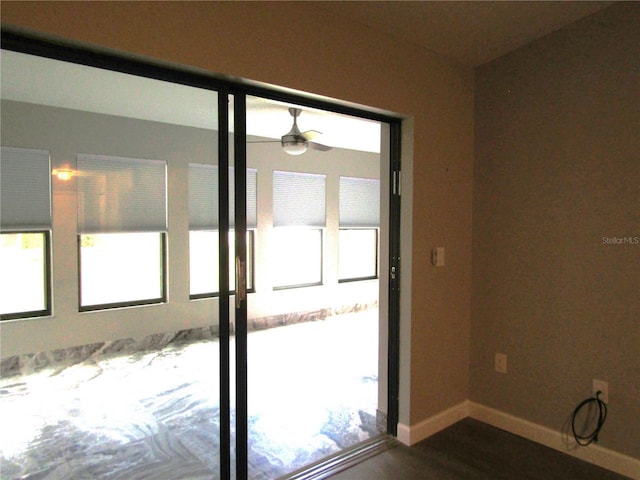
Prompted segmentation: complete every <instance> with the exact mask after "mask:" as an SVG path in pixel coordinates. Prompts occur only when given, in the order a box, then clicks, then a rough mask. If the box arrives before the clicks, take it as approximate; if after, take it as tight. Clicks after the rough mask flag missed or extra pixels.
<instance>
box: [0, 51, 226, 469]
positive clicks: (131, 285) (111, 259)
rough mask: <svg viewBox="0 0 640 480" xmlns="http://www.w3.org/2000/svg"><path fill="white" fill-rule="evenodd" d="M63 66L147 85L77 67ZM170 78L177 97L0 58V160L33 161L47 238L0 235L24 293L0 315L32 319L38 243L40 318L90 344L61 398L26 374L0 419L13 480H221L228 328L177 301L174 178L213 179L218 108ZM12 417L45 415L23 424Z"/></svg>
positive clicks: (183, 227)
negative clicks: (4, 422)
mask: <svg viewBox="0 0 640 480" xmlns="http://www.w3.org/2000/svg"><path fill="white" fill-rule="evenodd" d="M28 45H31V44H30V43H28ZM16 48H18V47H16ZM29 48H31V47H29ZM44 51H45V52H47V54H50V53H56V54H57V53H59V54H60V55H61V56H65V55H67V50H64V49H62V48H61V49H60V51H59V52H58V50H56V48H55V47H52V46H49V48H47V49H45V50H44ZM73 58H74V59H75V58H79V59H81V60H79V61H84V62H87V63H91V62H93V61H96V62H97V61H99V62H100V65H103V66H104V65H109V66H112V67H113V68H114V69H122V70H129V68H134V67H135V68H136V71H138V72H142V71H144V72H145V73H151V72H155V71H158V69H156V68H155V67H152V66H149V67H146V66H141V65H134V64H133V62H131V61H120V60H117V59H110V58H109V57H108V56H104V57H103V56H99V55H96V54H91V55H89V54H85V53H84V52H83V51H78V52H75V50H74V57H73ZM169 73H170V75H169V74H167V75H163V76H164V77H165V78H174V79H175V80H176V83H173V82H167V81H159V80H154V79H151V78H147V77H143V76H137V75H131V74H127V73H121V72H120V71H116V70H106V69H102V68H94V67H90V66H86V65H81V64H74V63H68V62H64V61H60V60H54V59H50V58H44V57H39V56H35V55H28V54H24V53H18V52H13V51H6V50H3V51H2V104H1V111H2V132H1V133H2V146H3V147H5V146H6V147H11V148H22V149H34V150H43V151H47V152H48V154H47V155H48V157H47V161H48V158H49V157H50V162H51V165H50V167H51V170H49V166H48V165H47V173H46V175H45V176H46V177H47V179H48V180H50V181H51V194H52V195H51V198H52V205H51V211H52V222H51V224H50V225H49V226H45V227H42V226H41V227H39V228H37V229H34V228H28V229H26V230H23V231H19V232H16V233H15V234H13V233H12V234H10V235H6V234H5V232H4V230H3V232H2V236H1V238H0V250H1V253H2V264H3V265H2V266H0V271H2V272H4V271H6V265H5V260H6V261H8V262H11V263H10V264H11V265H13V266H12V267H11V270H13V271H14V269H18V270H19V271H20V272H21V273H20V277H19V278H20V280H21V281H24V282H28V283H29V284H32V285H33V286H37V289H35V290H34V291H33V292H32V295H31V297H32V298H31V297H30V298H29V299H28V301H26V303H25V305H17V306H10V307H7V308H9V310H15V309H20V310H24V309H29V310H39V309H43V307H44V309H46V305H45V304H44V303H43V302H42V299H43V295H44V297H46V286H45V283H44V282H43V280H45V279H46V273H45V274H43V262H44V263H46V262H47V251H46V249H47V248H49V247H48V245H49V242H50V240H49V238H51V244H52V246H53V248H52V260H51V265H52V266H53V270H52V272H53V273H52V278H53V282H52V283H53V285H52V289H51V290H52V295H53V298H52V305H53V310H54V312H53V313H54V314H55V315H56V318H57V319H58V320H62V321H63V323H64V325H65V327H64V328H65V335H66V336H67V338H66V341H67V342H68V344H69V345H74V346H75V345H77V346H78V347H80V346H81V345H82V343H79V342H81V341H82V340H84V341H86V340H85V339H86V338H89V337H90V338H91V339H92V341H93V342H95V343H96V345H97V344H98V343H99V342H105V346H104V348H102V349H100V350H96V348H95V345H91V346H89V347H87V348H86V349H78V351H82V352H84V351H87V352H95V353H93V355H92V356H91V359H92V362H91V365H93V367H91V366H87V365H88V364H84V363H83V364H78V365H75V366H73V370H72V369H71V368H68V369H67V370H65V371H67V372H71V371H73V372H75V373H74V378H75V380H74V381H73V382H72V383H73V385H71V383H70V384H69V385H70V387H66V386H64V385H62V384H61V383H60V382H59V381H56V380H55V379H56V378H58V377H51V378H49V377H48V376H47V375H42V374H40V376H38V379H37V380H38V385H39V388H38V389H37V391H36V390H33V391H30V392H29V393H25V395H28V396H29V398H27V399H25V398H23V397H20V396H18V395H17V396H16V398H17V399H18V400H20V401H16V402H13V403H11V402H8V403H6V402H5V403H3V405H2V409H3V413H4V414H5V415H6V416H7V418H11V419H12V422H15V425H18V426H19V427H16V428H17V430H16V429H14V428H9V429H7V428H5V429H2V430H1V431H0V449H1V450H2V451H3V452H11V453H10V456H9V457H3V459H2V461H3V468H4V467H5V466H7V468H9V466H10V467H11V470H8V472H10V473H8V475H10V476H12V477H14V476H15V477H21V478H22V477H25V478H26V477H32V476H40V475H45V476H46V475H47V472H48V474H49V475H51V474H52V472H54V471H60V469H61V468H62V469H64V468H66V467H65V466H66V465H73V469H74V476H76V477H78V478H80V477H81V478H104V477H105V476H113V477H118V478H138V477H139V476H140V472H145V473H147V474H148V475H150V476H152V477H155V478H221V475H220V472H221V460H220V452H221V451H222V450H224V449H222V448H221V445H222V444H225V445H228V444H229V440H228V438H226V439H224V438H223V439H221V438H220V422H221V413H220V411H221V408H220V407H221V405H220V378H221V375H220V371H221V366H220V365H219V360H220V350H221V349H220V340H219V336H218V332H219V330H220V325H221V323H222V324H226V322H227V321H228V319H227V318H225V319H224V320H223V322H220V320H219V315H218V305H219V301H220V299H219V298H217V297H216V298H205V299H199V300H190V299H189V262H190V259H189V231H190V229H189V222H188V214H187V212H188V209H189V189H188V184H189V182H188V177H189V175H188V171H189V167H188V166H189V164H190V163H198V164H205V165H208V166H212V167H214V166H217V165H218V131H219V124H218V114H217V112H218V94H217V92H215V91H212V90H207V89H203V88H196V87H192V86H189V85H188V84H189V83H191V82H192V81H193V82H194V83H195V82H196V81H197V82H198V84H199V85H202V80H201V78H199V79H195V80H194V79H193V78H192V77H191V76H190V74H182V73H179V72H173V71H172V72H169ZM158 75H159V74H158ZM225 108H226V102H225ZM225 136H226V133H225ZM36 173H37V172H33V174H34V175H36ZM52 174H53V176H52ZM3 186H4V185H3ZM26 222H27V223H29V219H28V218H27V219H26ZM49 228H51V233H49V231H47V230H48V229H49ZM28 230H37V231H33V232H29V231H28ZM207 240H208V239H205V242H207ZM200 248H202V249H207V246H206V245H201V247H200ZM208 248H209V249H210V250H215V249H217V248H218V245H217V242H215V241H211V242H210V245H209V246H208ZM5 253H7V257H6V258H5ZM9 256H10V257H9ZM207 262H210V263H209V264H208V265H207V266H206V267H203V268H206V269H208V270H210V271H214V272H216V274H217V272H218V270H219V266H217V265H216V263H215V262H214V261H211V258H209V257H207V258H205V259H204V260H203V263H207ZM225 274H227V275H228V272H226V270H225ZM12 278H13V279H14V280H15V278H16V277H15V276H12ZM2 281H3V282H4V281H5V279H4V277H2ZM1 289H2V291H3V292H7V290H6V288H5V286H1ZM43 289H44V290H43ZM116 307H118V308H116ZM3 308H4V307H3ZM3 311H4V310H3ZM88 331H90V332H91V333H90V335H89V337H87V336H86V335H88V334H87V333H86V332H88ZM83 335H84V336H83ZM58 338H62V337H60V336H58ZM87 343H88V342H87ZM74 352H75V350H74ZM74 357H75V356H74ZM70 358H71V357H69V359H68V358H66V357H65V361H66V360H70ZM83 358H85V357H83ZM65 366H66V367H69V365H67V364H65ZM85 369H88V370H86V371H85ZM224 369H227V370H228V364H227V365H222V370H224ZM83 372H84V373H83ZM76 374H77V375H76ZM58 380H59V378H58ZM47 382H49V383H47ZM26 383H30V382H29V380H26ZM63 383H64V382H63ZM71 386H72V387H73V388H72V389H71V390H69V388H71ZM114 392H117V395H114ZM24 405H39V406H46V408H44V409H43V408H39V415H40V416H39V417H38V421H35V422H34V417H33V408H25V407H24ZM224 421H225V422H227V424H228V419H225V420H224ZM43 427H46V428H43ZM106 427H108V428H106ZM18 430H19V432H20V435H19V439H20V441H19V442H16V441H15V439H16V436H15V435H16V432H17V431H18ZM61 438H64V439H65V444H67V445H74V447H73V448H70V449H69V448H63V447H64V446H61V445H60V439H61ZM5 446H7V447H8V450H5ZM9 447H10V448H9ZM61 449H64V452H63V451H62V450H61ZM141 452H144V454H143V455H141V454H140V453H141ZM62 453H64V455H63V454H62ZM33 458H39V459H40V460H41V461H38V462H33V461H32V459H33ZM60 459H63V460H64V462H63V463H60ZM96 459H99V461H96ZM226 462H227V463H228V459H227V460H226ZM5 463H6V465H5ZM227 470H228V469H227ZM3 471H4V470H3ZM43 472H44V473H43Z"/></svg>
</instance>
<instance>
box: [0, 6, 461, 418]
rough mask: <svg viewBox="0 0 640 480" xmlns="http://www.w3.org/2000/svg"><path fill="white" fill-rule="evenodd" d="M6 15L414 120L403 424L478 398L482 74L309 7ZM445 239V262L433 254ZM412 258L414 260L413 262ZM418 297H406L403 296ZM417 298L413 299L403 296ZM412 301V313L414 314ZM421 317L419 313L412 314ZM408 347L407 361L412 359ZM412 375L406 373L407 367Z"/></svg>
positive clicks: (13, 11) (7, 11) (8, 11)
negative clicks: (476, 215)
mask: <svg viewBox="0 0 640 480" xmlns="http://www.w3.org/2000/svg"><path fill="white" fill-rule="evenodd" d="M2 21H3V23H5V24H7V25H12V26H19V27H24V28H28V29H33V30H36V31H39V32H43V33H45V34H52V35H56V36H60V37H64V38H67V39H72V40H74V41H79V42H83V43H91V44H96V45H100V46H103V47H107V48H112V49H116V50H119V51H125V52H131V53H133V54H136V55H144V56H148V57H152V58H155V59H160V60H163V61H169V62H174V63H178V64H182V65H188V66H191V67H197V68H201V69H205V70H207V71H210V72H218V73H222V74H226V75H230V76H233V77H239V78H246V79H251V80H256V81H260V82H266V83H270V84H274V85H280V86H284V87H288V88H293V89H296V90H301V91H306V92H311V93H313V94H317V95H322V96H326V97H331V98H335V99H340V100H343V101H348V102H354V103H357V104H361V105H366V106H371V107H375V108H379V109H383V110H386V111H391V112H398V113H400V114H402V115H404V116H406V117H412V128H413V133H414V137H413V138H414V143H413V145H411V147H412V148H407V149H405V152H406V153H409V152H410V153H412V156H411V157H409V156H408V155H406V153H405V156H404V157H403V161H405V162H410V161H411V160H413V165H412V166H411V165H409V164H408V163H407V167H412V168H407V170H406V171H407V172H411V171H412V177H413V179H412V178H410V175H405V176H404V177H403V181H404V182H413V185H412V186H413V187H414V188H413V190H412V189H411V188H407V189H405V192H406V191H409V192H410V191H413V196H412V198H411V199H409V198H405V210H404V211H403V215H406V214H407V207H411V204H410V200H412V202H413V210H411V209H410V208H409V209H408V211H409V213H411V214H412V217H411V219H410V220H411V223H412V224H413V229H412V231H411V230H406V226H407V225H409V224H410V222H409V221H407V222H405V232H404V233H405V237H407V236H409V235H411V236H412V238H409V239H406V238H405V239H406V240H411V241H412V243H413V245H415V248H413V249H412V250H411V254H412V259H411V265H410V266H409V267H410V268H407V269H406V271H411V272H412V278H413V279H414V281H413V282H409V281H405V283H404V288H405V290H404V293H403V295H404V297H403V298H404V301H403V305H404V306H405V308H404V309H403V320H402V332H401V333H402V338H403V344H402V353H401V355H402V360H401V363H402V365H403V372H401V407H402V408H401V411H400V421H401V422H402V423H404V424H406V425H410V424H415V423H418V422H420V421H422V420H424V419H425V418H428V417H430V416H432V415H434V414H436V413H438V412H440V411H442V410H443V409H445V408H447V407H449V406H452V405H455V404H458V403H459V402H461V401H463V400H465V399H466V398H468V394H469V392H468V385H469V375H468V371H469V322H470V305H471V201H472V190H473V189H472V168H473V72H472V70H471V69H470V68H466V67H461V66H458V65H454V64H451V63H449V62H448V61H445V60H443V59H441V58H439V57H437V56H436V55H434V54H431V53H429V52H427V51H425V50H423V49H420V48H418V47H415V46H412V45H407V44H402V43H398V42H396V41H394V40H392V39H390V38H388V37H385V36H381V35H379V34H377V33H376V32H374V31H373V30H371V29H369V28H366V27H363V26H360V25H357V24H353V23H349V22H348V21H346V20H343V19H341V18H338V17H334V16H332V15H330V14H328V13H326V12H324V11H322V10H319V9H317V8H315V7H314V6H313V4H310V3H307V2H299V3H298V2H296V3H291V2H283V3H279V2H278V3H274V2H257V3H253V2H222V3H218V2H194V3H190V2H113V3H110V2H86V3H85V2H42V3H39V2H10V1H4V2H2ZM436 245H438V246H441V245H444V246H445V247H446V248H447V266H446V267H445V268H442V269H437V270H436V269H435V268H434V267H432V266H431V264H430V262H429V250H430V248H431V247H433V246H436ZM405 258H406V257H405ZM407 299H410V302H408V301H407ZM407 303H408V305H407ZM409 307H410V312H409ZM409 313H410V314H411V316H410V318H409V317H408V314H409ZM409 355H410V357H409ZM409 372H410V375H409Z"/></svg>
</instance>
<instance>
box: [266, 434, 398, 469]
mask: <svg viewBox="0 0 640 480" xmlns="http://www.w3.org/2000/svg"><path fill="white" fill-rule="evenodd" d="M397 445H398V440H397V439H396V438H395V437H392V436H391V435H378V436H376V437H374V438H372V439H369V440H366V441H364V442H361V443H359V444H357V445H354V446H352V447H349V448H347V449H345V450H342V451H341V452H338V453H336V454H334V455H331V456H329V457H327V458H324V459H322V460H320V461H318V462H315V463H312V464H311V465H308V466H306V467H304V468H301V469H300V470H297V471H295V472H292V473H290V474H287V475H285V476H283V477H280V478H279V479H278V480H320V479H323V478H328V477H330V476H332V475H335V474H336V473H338V472H342V471H344V470H346V469H348V468H350V467H353V466H354V465H357V464H358V463H361V462H363V461H365V460H367V459H369V458H371V457H374V456H376V455H378V454H380V453H382V452H385V451H387V450H389V449H391V448H394V447H396V446H397Z"/></svg>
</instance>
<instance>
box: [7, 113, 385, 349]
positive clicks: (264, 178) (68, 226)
mask: <svg viewBox="0 0 640 480" xmlns="http://www.w3.org/2000/svg"><path fill="white" fill-rule="evenodd" d="M2 126H3V128H2V145H5V146H14V147H30V148H41V149H45V150H48V151H50V153H51V160H52V168H60V167H61V166H63V165H69V166H71V167H75V162H76V155H77V154H78V153H95V154H104V155H116V156H126V157H134V158H153V159H159V160H166V162H167V169H168V209H169V210H168V232H169V233H168V302H167V303H164V304H158V305H150V306H140V307H131V308H120V309H112V310H102V311H96V312H85V313H79V312H78V273H77V272H78V270H77V265H78V259H77V239H76V235H77V234H76V231H77V228H76V225H77V220H76V219H77V213H76V212H77V199H76V190H75V181H71V182H62V181H59V180H57V179H54V180H53V185H52V191H53V206H52V210H53V315H52V316H51V317H47V318H34V319H25V320H15V321H5V322H3V324H2V338H1V342H2V343H1V350H0V351H1V355H2V357H3V358H5V357H8V356H11V355H16V354H21V353H33V352H38V351H45V350H52V349H57V348H64V347H70V346H75V345H83V344H87V343H92V342H99V341H105V340H115V339H119V338H128V337H133V338H139V337H142V336H146V335H150V334H153V333H159V332H167V331H173V330H181V329H187V328H195V327H201V326H207V325H211V324H213V323H215V322H217V306H218V302H217V299H216V298H210V299H203V300H197V301H191V300H189V260H188V259H189V257H188V255H189V251H188V214H187V212H188V207H189V204H188V190H187V188H188V170H187V166H188V164H189V163H190V162H200V163H208V162H210V163H215V158H216V152H217V141H216V135H217V133H216V132H215V131H211V130H206V129H197V128H191V127H182V126H177V125H169V124H165V123H158V122H149V121H141V120H133V119H128V118H123V117H114V116H109V115H101V114H93V113H87V112H79V111H74V110H66V109H60V108H53V107H43V106H37V105H33V104H25V103H19V102H12V101H3V103H2ZM247 157H248V164H249V166H250V167H252V168H256V169H257V170H258V205H259V206H258V232H257V233H256V268H255V271H256V277H255V286H256V292H255V293H253V294H250V295H249V301H248V306H249V317H250V318H259V317H265V316H271V315H276V314H281V313H290V312H295V311H310V310H315V309H320V308H335V307H340V306H344V305H348V304H353V303H368V302H371V301H375V300H377V297H378V282H377V280H373V281H363V282H350V283H344V284H338V282H337V276H338V275H337V235H338V181H339V176H340V175H347V176H361V177H368V178H378V177H379V173H380V166H379V164H380V161H379V155H377V154H371V153H364V152H356V151H352V150H344V149H334V150H332V151H331V152H328V153H323V152H316V151H312V150H310V151H308V152H307V153H305V155H304V156H302V157H291V156H289V155H287V154H285V153H284V152H282V150H281V148H280V146H279V144H278V143H275V144H259V145H254V144H252V145H249V146H248V155H247ZM274 169H278V170H290V171H307V172H315V173H323V174H326V175H327V228H326V230H325V245H326V246H325V254H324V285H322V286H317V287H308V288H297V289H290V290H281V291H276V292H274V291H273V289H272V284H271V280H270V277H269V275H268V272H269V269H268V266H267V265H269V237H270V232H271V220H272V219H271V203H272V202H271V192H272V185H271V179H272V172H273V170H274ZM123 274H126V273H125V272H123Z"/></svg>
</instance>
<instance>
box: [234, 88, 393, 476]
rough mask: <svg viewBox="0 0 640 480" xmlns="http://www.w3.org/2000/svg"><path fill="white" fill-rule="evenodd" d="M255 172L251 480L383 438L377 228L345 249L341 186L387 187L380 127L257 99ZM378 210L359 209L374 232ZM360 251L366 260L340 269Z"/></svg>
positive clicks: (251, 102) (374, 204) (370, 203)
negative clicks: (354, 182)
mask: <svg viewBox="0 0 640 480" xmlns="http://www.w3.org/2000/svg"><path fill="white" fill-rule="evenodd" d="M296 129H298V130H299V132H300V136H298V134H297V133H296ZM292 131H293V132H294V133H291V132H292ZM345 132H348V133H349V134H348V135H346V136H345V135H343V134H344V133H345ZM283 137H284V138H283ZM247 167H248V168H255V169H256V170H257V172H258V179H257V186H258V189H257V198H258V218H257V231H256V239H255V263H254V266H255V293H253V294H250V295H249V298H248V334H247V337H248V338H247V355H248V367H247V368H248V384H247V392H248V433H249V437H248V446H249V452H248V456H249V478H278V477H280V476H283V475H287V474H290V473H292V472H294V471H296V470H299V469H303V468H306V467H308V466H309V465H310V464H312V463H314V462H318V461H321V460H323V459H325V458H327V457H328V456H331V455H339V454H340V453H341V452H343V451H344V450H345V449H347V448H349V447H352V446H354V445H357V444H360V443H361V442H364V441H367V440H368V439H371V438H373V437H376V436H377V435H378V434H379V433H380V431H379V428H378V426H377V422H376V417H377V415H378V411H377V410H378V398H379V392H378V388H379V383H380V382H379V375H378V344H379V342H378V339H379V331H378V324H379V314H378V308H377V306H378V298H379V291H378V278H377V270H376V265H377V264H376V260H377V249H378V246H377V229H378V225H377V223H376V222H377V220H376V222H373V223H374V224H375V225H373V226H371V228H367V229H364V228H363V226H362V225H360V226H358V227H357V230H356V231H358V232H359V231H360V230H359V229H362V231H363V232H367V233H364V234H363V237H362V236H358V234H356V237H357V238H349V239H347V240H346V241H347V242H348V243H347V245H346V247H345V246H341V239H340V231H341V229H340V225H341V224H340V211H341V206H340V178H341V177H348V178H362V179H367V181H368V180H373V181H379V179H380V175H381V173H380V172H381V161H380V124H379V123H377V122H371V121H368V120H362V119H359V118H354V117H350V116H346V115H340V114H336V113H331V112H326V111H321V110H316V109H313V108H307V107H300V106H298V105H292V104H286V103H280V102H276V101H270V100H266V99H264V98H257V97H248V99H247ZM377 192H379V189H378V190H377ZM379 202H380V195H379V193H376V194H375V195H374V197H373V198H371V197H370V198H367V199H365V201H364V202H361V204H363V205H365V207H363V208H366V210H367V212H366V213H368V214H369V215H368V217H367V218H368V220H367V222H369V223H367V227H369V226H370V224H371V222H372V220H371V218H372V216H375V217H376V219H377V217H378V216H379V213H377V212H379ZM372 211H373V212H375V213H374V214H373V215H371V212H372ZM363 218H364V217H363ZM345 228H347V227H345ZM349 228H351V227H349ZM349 231H350V230H349ZM371 232H373V235H372V233H371ZM347 235H348V234H347ZM343 241H345V240H344V239H343ZM359 247H360V248H359ZM342 248H346V249H347V252H346V253H343V252H342V251H341V249H342ZM356 250H357V251H358V254H359V255H360V256H361V257H366V260H365V259H361V260H360V261H358V262H357V264H356V265H355V266H353V265H352V266H350V267H349V266H344V265H343V266H342V267H339V264H340V260H339V259H340V258H341V255H342V261H343V263H346V261H345V259H344V256H345V255H353V253H354V251H356ZM362 262H365V264H364V265H363V263H362ZM341 274H342V275H344V276H348V277H349V280H352V279H353V278H355V277H358V280H361V281H348V282H340V277H341ZM364 277H366V278H364ZM293 287H295V288H293ZM383 430H384V428H383Z"/></svg>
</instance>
